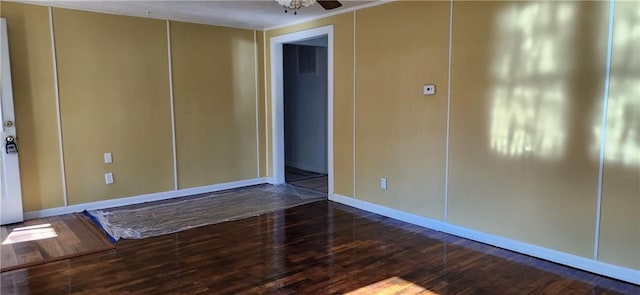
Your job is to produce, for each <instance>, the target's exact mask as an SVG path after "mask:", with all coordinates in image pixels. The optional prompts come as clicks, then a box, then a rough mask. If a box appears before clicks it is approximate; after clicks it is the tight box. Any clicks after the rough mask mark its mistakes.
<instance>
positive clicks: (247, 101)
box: [171, 22, 258, 189]
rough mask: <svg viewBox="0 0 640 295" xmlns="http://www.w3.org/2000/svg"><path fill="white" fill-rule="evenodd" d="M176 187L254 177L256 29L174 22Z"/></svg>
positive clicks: (255, 174)
mask: <svg viewBox="0 0 640 295" xmlns="http://www.w3.org/2000/svg"><path fill="white" fill-rule="evenodd" d="M171 50H172V54H171V55H172V64H173V89H174V108H175V118H176V144H177V148H176V150H177V152H178V187H179V188H181V189H182V188H190V187H198V186H204V185H209V184H212V183H223V182H229V181H237V180H244V179H250V178H256V177H257V176H258V175H257V174H258V167H257V144H258V143H257V142H256V79H255V46H254V41H253V31H249V30H241V29H231V28H223V27H213V26H205V25H196V24H188V23H181V22H171Z"/></svg>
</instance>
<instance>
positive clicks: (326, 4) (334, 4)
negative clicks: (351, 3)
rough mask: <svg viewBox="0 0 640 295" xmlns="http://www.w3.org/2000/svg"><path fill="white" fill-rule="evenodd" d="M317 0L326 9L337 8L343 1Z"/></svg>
mask: <svg viewBox="0 0 640 295" xmlns="http://www.w3.org/2000/svg"><path fill="white" fill-rule="evenodd" d="M317 2H318V4H320V6H322V7H323V8H324V9H326V10H331V9H336V8H338V7H340V6H342V3H340V1H329V0H318V1H317Z"/></svg>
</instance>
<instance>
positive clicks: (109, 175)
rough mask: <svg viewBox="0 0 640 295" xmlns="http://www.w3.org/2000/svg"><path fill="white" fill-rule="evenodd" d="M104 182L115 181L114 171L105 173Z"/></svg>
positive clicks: (110, 182)
mask: <svg viewBox="0 0 640 295" xmlns="http://www.w3.org/2000/svg"><path fill="white" fill-rule="evenodd" d="M104 183H106V184H112V183H113V173H111V172H109V173H105V174H104Z"/></svg>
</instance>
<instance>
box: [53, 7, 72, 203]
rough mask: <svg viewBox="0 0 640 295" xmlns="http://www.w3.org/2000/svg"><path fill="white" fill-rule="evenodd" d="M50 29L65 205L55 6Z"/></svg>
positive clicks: (63, 193) (65, 180)
mask: <svg viewBox="0 0 640 295" xmlns="http://www.w3.org/2000/svg"><path fill="white" fill-rule="evenodd" d="M49 31H50V33H51V53H52V54H53V89H54V92H55V93H54V94H55V97H56V115H57V120H58V148H59V149H60V172H61V173H62V197H63V199H64V206H65V207H66V206H68V205H69V199H68V196H67V176H66V170H65V166H64V149H63V147H64V145H63V144H62V115H61V112H60V89H59V87H58V60H57V59H58V55H57V53H56V38H55V35H54V34H53V8H51V7H49Z"/></svg>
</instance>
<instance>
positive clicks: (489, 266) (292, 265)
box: [0, 201, 640, 295]
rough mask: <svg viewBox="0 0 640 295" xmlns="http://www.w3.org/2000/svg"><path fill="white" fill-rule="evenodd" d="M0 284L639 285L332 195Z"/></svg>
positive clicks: (209, 288)
mask: <svg viewBox="0 0 640 295" xmlns="http://www.w3.org/2000/svg"><path fill="white" fill-rule="evenodd" d="M0 284H1V289H0V293H1V294H3V295H5V294H71V293H73V294H178V293H180V294H349V293H351V294H640V286H636V285H632V284H627V283H624V282H620V281H616V280H613V279H609V278H605V277H602V276H597V275H594V274H590V273H587V272H583V271H579V270H576V269H572V268H569V267H564V266H560V265H557V264H554V263H550V262H546V261H542V260H539V259H535V258H532V257H528V256H524V255H520V254H516V253H513V252H510V251H506V250H502V249H499V248H495V247H491V246H487V245H484V244H480V243H476V242H472V241H469V240H465V239H461V238H458V237H454V236H451V235H447V234H444V233H440V232H435V231H431V230H428V229H424V228H421V227H418V226H414V225H411V224H407V223H404V222H401V221H397V220H393V219H389V218H385V217H382V216H379V215H375V214H372V213H367V212H364V211H361V210H358V209H354V208H351V207H347V206H344V205H341V204H337V203H333V202H330V201H321V202H315V203H311V204H307V205H302V206H298V207H294V208H290V209H287V210H283V211H277V212H274V213H269V214H265V215H261V216H257V217H253V218H247V219H243V220H238V221H233V222H226V223H220V224H216V225H210V226H205V227H200V228H195V229H191V230H187V231H183V232H179V233H175V234H170V235H165V236H160V237H154V238H149V239H145V240H123V241H120V242H119V243H118V245H117V248H116V249H115V250H112V251H106V252H100V253H95V254H90V255H85V256H80V257H75V258H71V259H67V260H63V261H57V262H53V263H48V264H45V265H37V266H32V267H29V268H27V269H20V270H14V271H10V272H4V273H2V274H1V278H0Z"/></svg>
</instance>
